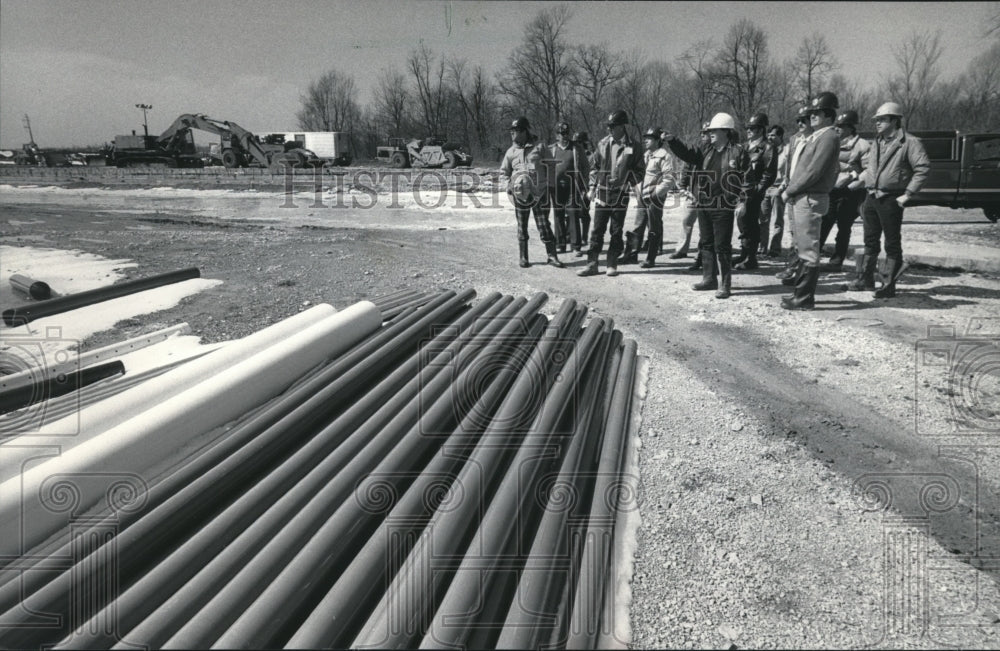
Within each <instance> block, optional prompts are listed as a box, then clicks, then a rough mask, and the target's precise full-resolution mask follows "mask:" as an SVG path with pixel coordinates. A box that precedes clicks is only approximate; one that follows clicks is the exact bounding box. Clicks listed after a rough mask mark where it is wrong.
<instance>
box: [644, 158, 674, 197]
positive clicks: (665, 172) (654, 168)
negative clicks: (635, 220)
mask: <svg viewBox="0 0 1000 651" xmlns="http://www.w3.org/2000/svg"><path fill="white" fill-rule="evenodd" d="M643 158H644V159H645V161H646V173H645V174H644V175H643V177H642V185H641V186H640V190H639V195H640V196H641V197H642V200H643V202H644V203H645V202H648V201H649V200H650V199H651V198H655V199H656V201H657V203H659V204H660V205H662V204H663V200H664V199H666V198H667V193H668V192H676V191H677V180H676V179H675V177H674V160H673V156H671V155H670V152H668V151H667V150H666V149H664V148H663V147H659V148H657V149H654V150H653V151H647V152H646V153H645V154H644V156H643Z"/></svg>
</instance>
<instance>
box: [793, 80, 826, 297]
mask: <svg viewBox="0 0 1000 651" xmlns="http://www.w3.org/2000/svg"><path fill="white" fill-rule="evenodd" d="M838 108H840V102H839V101H838V100H837V96H836V95H834V94H833V93H831V92H829V91H825V92H822V93H820V94H819V95H817V96H816V97H814V98H813V100H812V103H811V104H810V105H809V124H810V126H811V127H812V128H813V132H812V134H811V135H810V136H809V137H808V138H807V139H806V141H805V144H804V145H803V146H802V147H801V148H799V149H797V150H796V151H795V154H794V156H793V160H792V163H791V170H792V171H791V174H790V176H789V178H788V187H786V188H785V192H784V193H783V194H782V198H783V199H784V200H785V206H786V208H785V209H786V211H787V214H788V216H789V221H791V222H792V223H793V224H794V232H793V237H794V238H795V248H796V249H797V250H798V255H799V260H800V265H801V269H800V271H799V275H798V277H797V278H796V279H795V291H794V293H792V295H791V296H786V297H784V298H782V299H781V307H783V308H785V309H786V310H811V309H813V306H814V304H815V301H816V284H817V283H818V282H819V235H820V227H821V224H822V222H823V215H825V214H826V213H827V211H828V210H829V209H830V190H832V189H833V187H834V185H836V183H837V174H838V173H839V172H840V158H839V154H840V138H839V137H838V136H837V133H836V132H835V131H834V130H833V122H834V120H835V119H836V118H837V109H838Z"/></svg>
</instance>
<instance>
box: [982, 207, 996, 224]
mask: <svg viewBox="0 0 1000 651" xmlns="http://www.w3.org/2000/svg"><path fill="white" fill-rule="evenodd" d="M983 212H984V213H986V219H988V220H990V221H991V222H993V223H994V224H995V223H997V220H1000V206H993V207H991V208H983Z"/></svg>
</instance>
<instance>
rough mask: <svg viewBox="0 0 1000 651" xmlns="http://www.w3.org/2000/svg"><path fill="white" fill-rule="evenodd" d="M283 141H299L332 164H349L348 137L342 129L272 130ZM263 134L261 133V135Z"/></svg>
mask: <svg viewBox="0 0 1000 651" xmlns="http://www.w3.org/2000/svg"><path fill="white" fill-rule="evenodd" d="M271 133H272V134H280V135H283V136H284V137H285V142H300V143H302V147H304V148H305V149H308V150H309V151H311V152H313V153H314V154H316V155H317V156H319V157H320V158H322V159H324V160H328V161H330V163H331V164H333V165H350V164H351V151H350V142H351V141H350V138H349V137H348V135H347V133H346V132H344V131H272V132H271ZM263 136H264V134H262V137H263Z"/></svg>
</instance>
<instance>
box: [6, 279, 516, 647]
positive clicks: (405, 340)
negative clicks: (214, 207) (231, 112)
mask: <svg viewBox="0 0 1000 651" xmlns="http://www.w3.org/2000/svg"><path fill="white" fill-rule="evenodd" d="M473 294H474V292H473V291H472V290H468V291H466V292H464V293H463V294H461V295H459V296H457V297H451V296H449V295H448V294H444V295H442V296H441V297H439V298H438V299H437V300H435V301H434V302H433V303H432V304H430V305H428V306H427V308H425V309H424V310H420V311H419V312H418V313H415V314H414V315H413V317H412V318H411V320H408V321H406V322H400V323H398V324H396V325H394V326H389V327H387V328H383V329H382V330H380V331H378V332H377V333H376V335H377V336H373V337H372V338H371V339H370V340H369V341H367V342H362V344H363V345H361V346H356V347H355V348H353V349H352V350H351V351H349V352H348V353H346V354H345V356H343V357H341V358H338V360H337V361H335V362H333V363H332V364H331V366H330V367H329V368H327V369H326V370H325V371H323V372H321V373H319V374H317V375H316V376H314V377H313V378H312V379H311V380H310V381H309V382H307V383H305V384H303V385H302V386H301V387H299V388H298V389H297V390H296V391H294V392H290V393H288V394H286V395H284V396H282V397H281V398H279V399H278V400H277V401H275V402H273V403H271V404H270V405H269V406H268V407H266V408H265V409H264V410H263V411H262V412H261V413H259V414H258V415H256V416H255V417H254V418H252V419H251V420H250V421H248V422H247V423H245V424H243V425H241V426H238V427H237V428H236V429H235V430H234V431H233V432H232V433H231V434H229V435H228V436H227V438H225V439H224V440H223V441H222V442H220V443H219V444H218V445H216V446H214V447H213V448H210V449H209V450H207V451H206V452H204V453H203V454H201V455H199V456H198V457H196V459H195V460H194V461H192V462H191V463H190V464H188V465H186V466H183V467H182V468H181V469H179V470H178V471H177V472H175V473H173V474H171V475H170V476H168V477H167V478H166V479H165V480H164V481H162V482H160V483H158V484H156V485H154V486H153V488H152V489H151V490H150V493H149V495H148V507H147V510H145V511H144V512H142V513H140V514H134V515H133V514H130V513H122V514H121V518H122V522H121V523H120V525H119V526H120V527H122V528H123V529H124V530H123V531H121V532H120V533H119V535H118V537H117V538H116V539H115V540H114V541H113V543H114V544H115V546H116V548H117V552H116V555H117V566H116V572H117V573H118V576H119V578H120V580H121V583H122V586H123V587H125V586H127V585H129V583H131V582H132V581H134V580H135V579H136V578H137V577H136V574H137V573H138V572H140V571H142V569H143V568H146V567H149V565H150V564H151V563H154V562H155V561H156V560H157V559H158V558H159V557H161V556H162V555H164V554H165V553H166V552H165V550H167V549H170V548H172V547H173V546H175V545H177V544H178V542H179V541H180V540H182V539H183V538H184V537H185V536H186V535H188V534H187V533H186V532H189V531H192V530H193V529H194V528H195V527H196V526H198V525H200V523H201V522H203V521H204V519H205V518H206V517H209V516H210V515H211V514H214V513H215V512H217V511H218V510H220V509H222V508H224V506H225V505H226V504H227V503H228V502H229V501H230V500H232V499H233V497H234V496H236V495H238V494H240V493H241V492H242V491H244V490H245V489H246V486H247V484H248V483H252V482H253V481H254V478H255V477H257V476H258V475H259V474H260V473H261V472H263V471H265V469H267V468H270V467H273V466H274V465H277V463H278V462H279V461H281V460H282V459H283V458H284V457H285V456H286V455H287V454H288V452H287V450H288V449H289V448H290V447H291V448H295V447H296V446H297V444H298V442H301V441H302V439H303V438H304V435H306V434H308V433H309V432H310V431H312V430H313V429H314V428H315V427H316V426H317V425H318V424H320V423H322V422H324V421H325V420H326V419H327V418H329V417H331V415H332V414H335V413H337V412H339V411H341V410H343V409H345V408H346V407H347V404H348V402H349V400H350V399H351V397H352V395H354V396H359V395H361V392H363V391H364V390H365V389H367V387H368V385H369V384H370V382H371V380H372V379H374V378H376V377H379V376H380V375H381V373H382V372H384V370H386V369H390V368H394V367H395V365H396V364H398V360H399V359H400V356H401V355H406V356H407V357H408V356H410V355H412V353H413V350H414V349H415V348H416V346H417V343H418V342H419V339H420V338H421V337H422V336H426V335H427V334H428V333H429V332H430V330H429V329H430V328H431V327H432V326H433V324H435V323H437V322H438V321H439V320H441V319H449V318H450V317H451V315H453V314H455V313H456V312H457V311H459V310H461V309H463V307H464V303H465V302H466V301H468V300H469V299H470V298H471V297H472V295H473ZM499 298H500V296H499V294H494V295H492V296H491V297H488V298H487V299H486V300H484V301H483V302H482V304H484V305H485V306H490V305H492V303H493V302H494V301H496V300H498V299H499ZM477 307H478V306H477ZM475 318H476V313H475V312H472V313H470V314H467V315H465V316H464V317H463V319H464V321H465V322H467V323H469V324H471V323H472V322H473V321H474V320H475ZM360 402H362V403H363V402H364V398H362V400H361V401H360ZM375 407H376V403H374V402H372V401H369V402H368V403H366V406H363V407H359V406H358V405H357V404H356V405H355V406H354V409H355V413H356V414H363V410H364V409H368V410H374V409H375ZM357 417H359V418H360V417H361V416H360V415H358V416H357ZM205 495H212V496H213V499H210V500H206V499H205V498H204V496H205ZM60 551H61V552H62V553H65V554H66V555H69V554H70V551H71V550H70V549H69V545H67V546H65V547H64V548H63V549H62V550H60ZM98 552H100V550H98ZM98 552H95V553H94V554H92V555H91V557H90V559H85V561H86V560H90V562H81V563H80V564H79V567H77V568H75V569H74V570H72V571H67V572H66V573H64V575H63V576H61V577H57V578H56V579H54V580H51V581H49V582H48V583H47V585H45V587H44V592H42V593H39V594H37V595H32V596H31V598H30V601H29V603H30V604H31V605H32V607H33V609H35V610H41V611H44V612H51V611H53V610H55V611H56V612H58V609H59V608H60V607H62V608H65V607H66V606H65V604H64V603H63V601H64V600H63V599H62V597H61V596H62V595H64V594H65V592H66V590H67V586H68V584H69V581H70V580H71V577H72V578H73V579H75V580H83V579H84V578H87V577H88V576H91V577H92V576H95V575H97V573H99V572H104V571H106V568H105V567H104V566H103V565H101V563H100V559H101V558H103V555H102V554H99V553H98ZM40 575H41V576H43V577H44V576H45V573H43V572H26V573H25V574H24V580H25V581H28V580H31V579H33V580H35V581H37V580H38V577H39V576H40ZM19 589H20V586H19V585H18V581H16V580H15V581H12V582H11V583H10V584H7V585H4V586H3V588H2V589H0V595H2V597H3V600H2V603H3V604H4V605H5V606H8V609H10V610H13V612H11V613H10V616H11V617H12V618H14V621H18V620H19V618H23V617H24V612H23V609H21V608H20V607H19V606H18V605H17V602H18V596H19ZM26 592H27V591H26ZM20 594H25V593H20ZM11 601H13V603H12V604H11V605H8V604H9V603H10V602H11ZM60 604H63V605H62V606H60ZM95 606H103V604H95ZM4 618H5V620H6V615H5V616H4ZM28 631H29V629H24V630H23V631H20V632H21V633H27V632H28ZM17 632H19V631H12V632H11V633H17ZM36 633H38V634H49V635H51V634H52V632H51V631H36Z"/></svg>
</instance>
